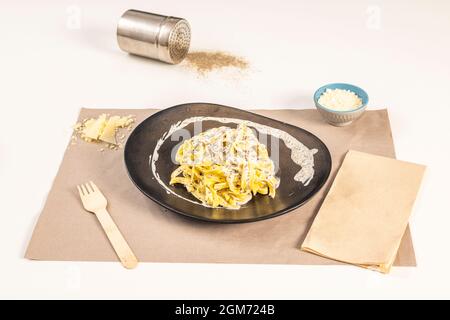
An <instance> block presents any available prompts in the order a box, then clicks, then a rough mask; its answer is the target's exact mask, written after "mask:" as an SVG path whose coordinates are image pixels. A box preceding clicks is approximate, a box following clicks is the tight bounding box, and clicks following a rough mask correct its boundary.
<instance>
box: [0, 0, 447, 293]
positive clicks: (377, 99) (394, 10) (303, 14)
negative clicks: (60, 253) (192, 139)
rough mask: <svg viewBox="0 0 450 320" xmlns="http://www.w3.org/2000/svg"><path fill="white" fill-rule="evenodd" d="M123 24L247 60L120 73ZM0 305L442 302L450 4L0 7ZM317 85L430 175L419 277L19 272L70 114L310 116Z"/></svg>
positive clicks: (279, 268) (194, 2) (323, 270)
mask: <svg viewBox="0 0 450 320" xmlns="http://www.w3.org/2000/svg"><path fill="white" fill-rule="evenodd" d="M130 8H136V9H141V10H145V11H151V12H157V13H162V14H169V15H174V16H181V17H184V18H186V19H187V20H188V21H189V22H190V24H191V27H192V32H193V39H192V49H210V50H215V49H217V50H227V51H230V52H232V53H235V54H239V55H242V56H245V57H246V58H247V59H248V60H249V61H250V63H251V70H250V71H248V72H247V73H246V74H244V75H236V74H234V75H233V74H231V75H230V74H228V73H223V74H213V75H210V76H209V77H207V78H199V77H198V76H197V75H196V74H195V73H193V72H191V71H190V70H188V69H186V68H183V67H182V66H170V65H165V64H161V63H155V62H152V61H150V60H146V59H140V58H136V57H131V56H129V55H127V54H125V53H123V52H121V51H120V50H119V49H118V47H117V44H116V39H115V28H116V24H117V20H118V18H119V17H120V16H121V14H122V13H123V12H124V11H125V10H127V9H130ZM0 24H1V29H2V32H1V38H0V108H1V115H0V116H1V121H0V182H1V184H0V197H1V201H0V214H1V223H0V297H1V298H266V299H272V298H450V277H449V271H448V270H449V269H448V265H449V263H450V250H449V248H448V246H449V244H450V225H449V222H450V210H449V209H450V206H449V198H450V197H449V196H450V193H449V187H448V185H449V181H450V174H449V170H448V166H449V164H450V156H449V151H448V148H449V147H450V143H449V138H450V134H449V132H450V129H449V125H448V121H449V117H450V111H449V110H450V96H449V85H450V62H449V59H450V2H449V1H444V0H442V1H379V0H370V1H308V2H307V1H262V0H253V1H230V0H228V1H220V2H219V1H207V0H203V1H202V0H190V1H181V0H178V1H176V0H173V1H163V0H158V1H106V0H105V1H87V0H86V1H82V0H71V1H68V0H63V1H56V0H55V1H48V0H47V1H12V0H2V1H1V3H0ZM330 82H349V83H353V84H356V85H359V86H361V87H363V88H364V89H366V91H367V92H368V93H369V96H370V103H369V108H371V109H376V108H385V107H387V108H388V109H389V114H390V117H391V122H392V130H393V135H394V141H395V146H396V150H397V156H398V158H399V159H402V160H407V161H412V162H417V163H422V164H426V165H427V166H428V171H427V175H426V179H425V181H424V184H423V188H422V191H421V194H420V197H419V198H418V200H417V205H416V208H415V211H414V214H413V216H412V218H411V225H412V234H413V240H414V244H415V248H416V254H417V260H418V267H417V268H398V267H397V268H393V270H392V272H391V274H390V275H380V274H378V273H375V272H371V271H367V270H363V269H359V268H357V267H352V266H334V267H330V266H320V267H319V266H283V265H214V264H164V263H142V264H140V265H139V267H138V268H137V269H136V270H133V271H127V270H125V269H123V268H122V267H121V266H120V264H119V263H88V262H34V261H27V260H25V259H24V258H23V255H24V252H25V248H26V245H27V243H28V241H29V239H30V236H31V233H32V230H33V227H34V224H35V223H36V221H37V218H38V215H39V212H40V210H41V209H42V206H43V204H44V201H45V199H46V196H47V193H48V190H49V189H50V187H51V183H52V180H53V178H54V176H55V174H56V172H57V169H58V166H59V164H60V161H61V159H62V156H63V152H64V149H65V147H66V145H67V143H68V140H69V138H70V134H71V125H72V124H73V123H74V121H75V119H76V117H77V114H78V111H79V109H80V108H81V107H97V108H99V107H108V108H111V107H120V108H127V107H129V108H147V107H157V108H165V107H169V106H173V105H176V104H179V103H185V102H200V101H201V102H216V103H221V104H225V105H230V106H235V107H241V108H248V109H251V108H294V109H300V108H312V107H313V101H312V98H311V96H312V94H313V92H314V90H315V89H316V88H318V87H319V86H321V85H323V84H325V83H330Z"/></svg>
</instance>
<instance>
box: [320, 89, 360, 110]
mask: <svg viewBox="0 0 450 320" xmlns="http://www.w3.org/2000/svg"><path fill="white" fill-rule="evenodd" d="M318 102H319V104H321V105H322V106H324V107H325V108H328V109H331V110H335V111H351V110H355V109H358V108H359V107H360V106H361V105H362V100H361V98H360V97H358V96H357V95H356V94H355V93H354V92H353V91H350V90H345V89H326V90H325V92H324V93H322V95H321V96H320V98H319V100H318Z"/></svg>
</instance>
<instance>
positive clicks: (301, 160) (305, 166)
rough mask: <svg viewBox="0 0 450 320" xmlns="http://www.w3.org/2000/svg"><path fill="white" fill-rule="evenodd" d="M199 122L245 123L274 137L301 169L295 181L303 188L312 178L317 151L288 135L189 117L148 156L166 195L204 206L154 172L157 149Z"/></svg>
mask: <svg viewBox="0 0 450 320" xmlns="http://www.w3.org/2000/svg"><path fill="white" fill-rule="evenodd" d="M201 121H216V122H221V123H236V124H240V123H245V124H246V125H247V126H248V127H252V128H255V129H256V130H258V131H259V132H260V133H263V134H267V135H271V136H274V137H276V138H278V139H280V140H283V142H284V144H285V145H286V147H288V148H289V149H290V150H291V159H292V161H293V162H294V163H295V164H297V165H299V166H300V167H301V169H300V171H299V172H297V173H296V175H295V176H294V180H295V181H299V182H301V183H302V184H303V185H304V186H307V185H308V184H309V182H310V181H311V180H312V178H313V177H314V154H316V153H317V149H309V148H308V147H306V146H305V145H304V144H303V143H301V142H300V141H298V140H297V139H296V138H294V137H293V136H291V135H290V134H289V133H287V132H285V131H283V130H280V129H275V128H272V127H269V126H266V125H263V124H259V123H255V122H252V121H248V120H242V119H235V118H221V117H191V118H187V119H185V120H183V121H178V122H177V123H175V124H173V125H172V126H171V127H170V129H169V131H167V132H165V133H164V134H163V135H162V137H161V138H160V139H159V140H158V142H157V143H156V146H155V150H153V154H152V155H150V156H149V165H150V167H151V170H152V173H153V176H154V177H155V178H156V180H157V181H158V183H159V184H160V185H161V186H162V187H163V188H164V189H165V190H166V192H167V193H168V194H173V195H175V196H177V197H179V198H181V199H184V200H186V201H189V202H192V203H195V204H199V205H202V206H205V205H204V204H202V203H201V202H197V201H194V200H191V199H188V198H185V197H183V196H181V195H179V194H177V193H176V192H174V191H173V190H172V189H170V188H169V187H168V186H167V185H166V184H165V183H164V182H163V181H162V180H161V178H160V177H159V174H158V172H157V171H156V161H158V159H159V149H160V148H161V146H162V145H163V143H164V142H165V141H166V140H167V139H168V138H169V137H170V136H171V135H172V134H173V133H174V132H176V131H178V130H180V129H183V128H185V127H187V126H188V125H189V124H191V123H195V122H201Z"/></svg>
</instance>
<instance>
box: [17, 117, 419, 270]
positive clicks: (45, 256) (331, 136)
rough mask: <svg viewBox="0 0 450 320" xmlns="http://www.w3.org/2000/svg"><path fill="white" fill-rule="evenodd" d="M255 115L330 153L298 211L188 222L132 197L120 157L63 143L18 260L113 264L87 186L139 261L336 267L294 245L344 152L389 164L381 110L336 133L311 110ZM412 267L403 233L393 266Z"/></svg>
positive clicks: (135, 194)
mask: <svg viewBox="0 0 450 320" xmlns="http://www.w3.org/2000/svg"><path fill="white" fill-rule="evenodd" d="M157 111H158V110H155V109H134V110H130V109H82V110H81V112H80V115H79V119H85V118H89V117H96V116H98V115H100V114H102V113H109V114H112V115H113V114H115V115H129V114H134V115H136V120H137V122H138V123H139V122H140V121H142V120H144V119H145V118H147V117H148V116H150V115H151V114H153V113H155V112H157ZM254 112H257V113H259V114H262V115H264V116H267V117H271V118H274V119H277V120H281V121H285V122H288V123H291V124H293V125H296V126H299V127H301V128H304V129H306V130H309V131H311V132H312V133H314V134H315V135H317V136H318V137H319V138H320V139H322V141H323V142H324V143H325V144H326V145H327V147H328V148H329V149H330V152H331V156H332V160H333V167H332V171H331V175H330V178H329V179H328V181H327V183H326V185H325V186H324V187H323V188H322V189H321V190H320V191H319V192H318V193H317V194H316V195H315V196H314V197H313V198H312V199H311V200H310V201H308V202H307V203H306V204H304V205H303V206H302V207H300V208H297V209H295V210H293V211H292V212H289V213H288V214H285V215H282V216H279V217H277V218H274V219H269V220H264V221H259V222H255V223H244V224H234V225H220V224H214V223H204V222H199V221H194V220H191V219H187V218H184V217H181V216H179V215H177V214H174V213H172V212H168V211H167V210H164V209H163V208H161V207H160V206H159V205H157V204H156V203H154V202H153V201H151V200H150V199H148V198H147V197H145V196H144V195H143V194H142V193H141V192H139V190H137V188H136V187H135V186H134V185H133V183H132V182H131V181H130V179H129V178H128V175H127V172H126V170H125V165H124V162H123V150H118V151H112V150H105V151H104V152H99V146H96V145H93V144H89V143H85V142H83V141H78V142H77V143H76V145H71V144H69V146H68V148H67V150H66V152H65V155H64V159H63V161H62V164H61V166H60V168H59V171H58V174H57V176H56V178H55V180H54V182H53V185H52V188H51V190H50V193H49V195H48V198H47V201H46V203H45V206H44V209H43V211H42V213H41V214H40V217H39V220H38V221H37V224H36V227H35V229H34V232H33V236H32V238H31V241H30V243H29V245H28V249H27V252H26V255H25V256H26V257H27V258H29V259H37V260H78V261H117V256H116V254H115V253H114V250H113V249H112V247H111V245H110V243H109V241H108V239H107V238H106V236H105V234H104V232H103V231H102V229H101V226H100V225H99V224H98V221H97V220H96V218H95V217H94V216H93V215H92V214H89V213H86V212H85V211H84V209H83V207H82V205H81V203H80V199H79V196H78V192H77V190H76V187H75V186H76V185H77V184H79V183H82V182H85V181H88V180H94V181H95V183H96V184H97V185H98V186H99V187H100V188H101V190H102V192H103V193H104V194H105V195H106V197H107V198H108V210H109V212H110V214H111V216H112V217H113V219H114V221H115V222H116V223H117V225H118V226H119V228H120V231H121V232H122V233H123V235H124V237H125V239H127V242H128V243H129V245H130V247H131V248H132V249H133V251H134V252H135V254H136V256H137V257H138V259H139V261H142V262H145V261H147V262H202V263H283V264H338V263H339V262H336V261H334V260H329V259H325V258H322V257H320V256H317V255H312V254H309V253H307V252H303V251H301V250H299V246H300V244H301V243H302V242H303V239H304V237H305V236H306V233H307V231H308V230H309V227H310V225H311V223H312V221H313V219H314V216H315V214H316V213H317V210H318V209H319V206H320V204H321V202H322V200H323V199H324V196H325V194H326V192H327V190H328V188H329V187H330V185H331V182H332V181H333V178H334V175H335V173H336V170H337V168H339V166H340V164H341V162H342V160H343V157H344V155H345V153H346V152H347V151H348V150H349V149H357V150H360V151H365V152H370V153H375V154H379V155H384V156H387V157H395V152H394V145H393V141H392V135H391V130H390V126H389V118H388V114H387V111H386V110H377V111H367V112H365V113H364V115H363V116H362V117H361V118H360V119H359V120H358V121H356V122H355V123H353V124H352V125H350V126H347V127H342V128H336V127H333V126H330V125H329V124H327V123H326V122H324V121H323V119H322V117H321V116H320V114H319V113H318V112H317V110H259V111H254ZM75 120H76V119H74V122H75ZM415 263H416V261H415V256H414V248H413V245H412V240H411V234H410V233H409V229H407V231H406V232H405V235H404V237H403V241H402V244H401V246H400V249H399V251H398V255H397V259H396V264H397V265H402V266H414V265H415Z"/></svg>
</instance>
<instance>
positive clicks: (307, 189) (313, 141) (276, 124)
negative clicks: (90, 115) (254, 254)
mask: <svg viewBox="0 0 450 320" xmlns="http://www.w3.org/2000/svg"><path fill="white" fill-rule="evenodd" d="M200 116H206V117H219V118H221V117H226V118H235V119H242V120H249V121H252V122H255V123H259V124H263V125H266V126H270V127H272V128H276V129H280V130H283V131H285V132H287V133H289V134H290V135H292V136H293V137H295V138H296V139H297V140H299V141H300V142H302V143H303V144H304V145H305V146H306V147H308V148H309V149H313V148H315V149H317V150H318V152H317V153H316V154H315V155H314V170H315V173H314V177H313V179H312V180H311V182H310V183H309V184H308V185H307V186H303V184H302V183H301V182H297V181H295V180H294V179H293V177H294V176H295V174H296V173H297V172H298V171H299V170H300V167H299V166H298V165H297V164H295V163H294V162H293V161H292V159H291V152H290V149H288V148H287V147H286V146H285V144H284V142H283V141H282V140H279V141H280V142H279V161H278V164H279V166H278V167H279V169H278V171H277V173H276V174H277V176H278V177H280V179H281V183H280V186H279V187H278V189H277V190H276V196H275V198H273V199H272V198H271V197H269V196H267V195H257V196H255V197H253V199H252V200H250V201H249V202H248V203H247V204H245V205H244V206H242V207H241V208H240V209H237V210H230V209H224V208H208V207H204V206H202V205H201V204H200V203H199V202H198V200H197V199H195V198H194V197H193V196H192V195H191V194H190V193H189V192H187V190H186V189H185V188H184V186H182V185H175V186H170V185H169V180H170V174H171V173H172V171H173V170H175V169H176V168H177V167H178V165H177V164H176V163H174V162H173V161H172V160H171V159H172V154H173V152H174V151H176V150H177V147H178V145H179V144H180V141H181V138H180V136H183V135H184V136H186V135H189V136H192V135H193V132H194V124H192V123H191V124H189V125H188V126H187V127H185V128H184V131H183V132H181V131H178V132H175V134H173V135H172V136H171V137H170V138H168V139H166V140H165V141H164V143H162V145H161V147H160V149H159V158H158V160H157V161H155V167H156V172H157V174H158V175H159V178H160V179H161V180H162V182H163V183H164V184H166V185H167V186H168V187H169V189H170V190H171V191H172V192H173V193H175V194H173V193H171V192H168V191H167V190H166V189H165V188H164V187H162V186H161V184H160V183H159V182H158V181H157V179H156V177H155V176H154V174H153V172H152V169H151V165H150V161H149V156H151V155H153V151H154V149H155V146H156V144H157V143H158V141H159V140H160V138H161V137H163V135H164V134H165V133H166V132H168V130H169V129H170V127H171V126H172V125H173V124H175V123H177V122H179V121H183V120H185V119H187V118H191V117H200ZM219 126H229V127H236V126H237V125H236V124H234V123H225V124H224V123H221V122H217V121H211V120H208V121H202V129H201V131H205V130H208V129H210V128H215V127H219ZM197 127H198V126H197ZM186 130H187V131H186ZM197 133H198V132H197ZM189 136H188V137H189ZM172 140H174V141H172ZM266 140H267V141H268V142H267V143H266V145H267V144H268V145H267V148H268V150H269V153H271V146H270V143H271V141H272V140H271V139H270V137H269V138H268V139H266ZM125 165H126V167H127V170H128V174H129V176H130V178H131V180H132V181H133V182H134V184H135V185H136V186H137V187H138V188H139V190H141V191H142V192H143V193H144V194H145V195H147V196H148V197H149V198H150V199H152V200H153V201H155V202H156V203H158V204H160V205H161V206H163V207H165V208H167V209H169V210H171V211H173V212H176V213H179V214H182V215H185V216H188V217H192V218H196V219H200V220H206V221H213V222H221V223H233V222H250V221H257V220H262V219H268V218H272V217H275V216H278V215H281V214H284V213H287V212H289V211H291V210H293V209H295V208H297V207H299V206H301V205H302V204H304V203H305V202H306V201H308V200H309V199H310V198H311V197H312V196H313V195H314V194H315V193H316V192H317V191H319V189H320V188H321V187H322V186H323V184H324V183H325V181H326V180H327V178H328V176H329V174H330V170H331V156H330V152H329V151H328V149H327V147H326V146H325V144H324V143H323V142H322V141H321V140H320V139H319V138H317V137H316V136H315V135H313V134H312V133H310V132H308V131H306V130H303V129H301V128H298V127H295V126H292V125H289V124H286V123H283V122H280V121H277V120H274V119H270V118H267V117H264V116H260V115H257V114H254V113H251V112H247V111H243V110H240V109H236V108H231V107H226V106H221V105H216V104H208V103H192V104H183V105H179V106H175V107H172V108H169V109H165V110H162V111H160V112H158V113H156V114H154V115H152V116H150V117H149V118H147V119H145V120H144V121H143V122H142V123H141V124H139V125H138V126H137V127H136V128H135V129H134V131H133V132H132V133H131V134H130V137H129V138H128V141H127V143H126V146H125ZM177 195H180V196H181V197H184V198H185V199H188V200H190V201H188V200H185V199H183V198H181V197H179V196H177Z"/></svg>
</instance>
